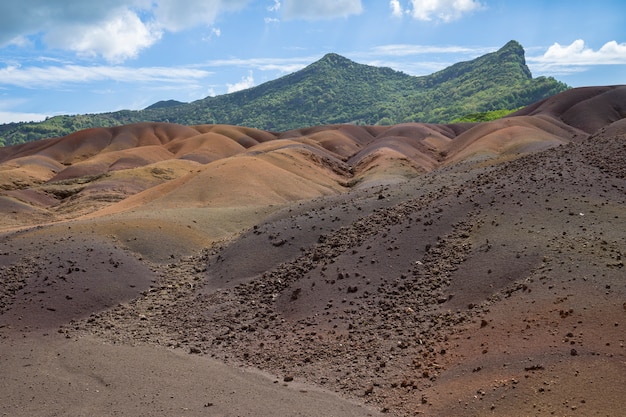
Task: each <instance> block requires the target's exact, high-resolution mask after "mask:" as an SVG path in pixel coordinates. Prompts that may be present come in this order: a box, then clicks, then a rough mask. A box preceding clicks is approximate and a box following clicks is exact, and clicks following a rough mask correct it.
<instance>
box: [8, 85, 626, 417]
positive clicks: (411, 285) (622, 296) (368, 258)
mask: <svg viewBox="0 0 626 417" xmlns="http://www.w3.org/2000/svg"><path fill="white" fill-rule="evenodd" d="M625 99H626V87H624V86H617V87H597V88H595V87H594V88H585V89H575V90H571V91H568V92H566V93H563V94H561V95H558V96H555V97H552V98H550V99H548V100H545V101H543V102H540V103H537V104H535V105H533V106H529V107H528V108H527V109H523V110H521V111H520V112H518V113H517V114H514V115H513V116H511V117H508V118H505V119H502V120H499V121H495V122H491V123H485V124H480V125H468V124H465V125H450V126H437V125H424V124H405V125H398V126H392V127H379V126H377V127H360V126H340V125H337V126H320V127H315V128H310V129H302V130H298V131H291V132H284V133H280V134H279V133H272V132H262V131H257V130H254V129H247V128H240V127H233V126H196V127H184V126H177V125H166V124H140V125H131V126H127V127H119V128H114V129H93V130H88V131H84V132H78V133H76V134H74V135H70V136H68V137H65V138H59V139H51V140H46V141H40V142H36V143H29V144H25V145H20V146H16V147H11V148H0V189H1V190H3V191H2V192H0V212H2V214H3V221H2V224H1V226H2V230H3V231H2V241H1V242H0V338H1V339H2V343H0V350H1V352H0V367H1V370H2V373H3V375H5V378H3V380H2V383H0V384H2V385H1V386H2V389H0V411H1V412H3V413H5V414H7V415H82V414H92V415H93V414H107V415H137V414H141V415H215V416H221V415H268V416H269V415H306V416H318V415H319V416H328V415H341V416H349V415H355V416H356V415H377V414H379V413H385V414H388V415H398V416H409V415H411V416H412V415H429V416H449V415H511V416H513V415H580V416H588V415H620V413H621V412H622V410H623V409H624V408H626V397H624V395H623V386H625V384H626V365H625V364H626V359H625V356H626V348H625V347H624V345H625V343H626V340H625V339H626V336H625V333H624V329H623V328H624V327H625V326H626V303H624V301H625V300H626V281H624V277H625V276H626V275H625V273H624V260H623V258H622V256H624V252H625V251H626V240H625V236H624V230H626V212H625V207H626V163H625V162H624V161H626V124H625V123H624V120H626V119H624V117H625V116H626V109H625V108H624V106H623V103H624V102H626V101H625Z"/></svg>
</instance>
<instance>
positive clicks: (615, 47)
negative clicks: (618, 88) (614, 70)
mask: <svg viewBox="0 0 626 417" xmlns="http://www.w3.org/2000/svg"><path fill="white" fill-rule="evenodd" d="M528 59H529V60H530V61H533V62H538V63H542V64H557V65H611V64H622V65H623V64H626V43H617V42H616V41H610V42H607V43H605V44H604V45H603V46H602V47H601V48H600V49H598V50H597V51H594V50H593V49H591V48H589V47H587V46H586V45H585V41H583V40H582V39H578V40H575V41H574V42H572V43H571V44H570V45H566V46H562V45H560V44H558V43H555V44H554V45H552V46H551V47H549V48H548V50H547V51H546V52H545V53H544V54H543V55H542V56H539V57H534V58H528Z"/></svg>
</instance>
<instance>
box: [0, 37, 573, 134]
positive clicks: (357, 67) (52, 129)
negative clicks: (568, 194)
mask: <svg viewBox="0 0 626 417" xmlns="http://www.w3.org/2000/svg"><path fill="white" fill-rule="evenodd" d="M567 88H568V87H567V86H566V85H565V84H563V83H560V82H558V81H556V80H554V79H553V78H546V77H538V78H532V76H531V73H530V71H529V69H528V67H527V66H526V62H525V55H524V49H523V48H522V46H521V45H520V44H519V43H517V42H515V41H511V42H509V43H507V44H506V45H505V46H504V47H502V48H501V49H500V50H498V51H497V52H493V53H490V54H487V55H484V56H482V57H479V58H476V59H474V60H472V61H467V62H461V63H457V64H455V65H452V66H451V67H449V68H446V69H444V70H442V71H439V72H436V73H434V74H432V75H428V76H422V77H414V76H410V75H407V74H404V73H401V72H398V71H394V70H392V69H389V68H378V67H373V66H368V65H363V64H358V63H356V62H353V61H351V60H349V59H347V58H344V57H342V56H340V55H337V54H327V55H325V56H324V57H323V58H322V59H320V60H319V61H317V62H314V63H312V64H311V65H309V66H307V67H306V68H304V69H302V70H300V71H297V72H295V73H292V74H289V75H286V76H284V77H281V78H279V79H276V80H273V81H269V82H266V83H264V84H261V85H259V86H257V87H253V88H250V89H247V90H243V91H238V92H235V93H232V94H226V95H221V96H216V97H207V98H205V99H202V100H198V101H195V102H192V103H188V104H181V103H178V102H175V101H162V102H159V103H155V104H154V105H152V106H150V107H148V108H146V109H144V110H139V111H129V110H124V111H119V112H114V113H103V114H93V115H79V116H57V117H52V118H50V119H48V120H46V121H45V122H41V123H18V124H8V125H2V126H0V143H2V144H5V145H10V144H17V143H23V142H25V141H32V140H36V139H41V138H48V137H56V136H63V135H66V134H69V133H72V132H74V131H78V130H81V129H86V128H89V127H111V126H117V125H123V124H130V123H139V122H147V121H151V122H170V123H178V124H184V125H198V124H208V123H212V124H230V125H237V126H247V127H253V128H257V129H263V130H273V131H285V130H290V129H297V128H303V127H308V126H317V125H326V124H335V123H352V124H361V125H375V124H381V125H391V124H397V123H406V122H429V123H446V122H450V121H452V120H454V119H458V118H460V117H462V116H465V115H467V114H472V113H479V112H487V111H492V110H502V109H518V108H520V107H522V106H526V105H528V104H531V103H533V102H536V101H538V100H541V99H543V98H546V97H549V96H551V95H554V94H556V93H559V92H561V91H564V90H566V89H567Z"/></svg>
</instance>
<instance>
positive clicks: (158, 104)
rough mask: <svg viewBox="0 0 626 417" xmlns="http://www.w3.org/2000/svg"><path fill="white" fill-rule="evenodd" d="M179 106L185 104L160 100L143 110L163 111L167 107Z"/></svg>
mask: <svg viewBox="0 0 626 417" xmlns="http://www.w3.org/2000/svg"><path fill="white" fill-rule="evenodd" d="M181 104H185V103H183V102H182V101H178V100H161V101H157V102H156V103H154V104H152V105H150V106H148V107H146V108H145V109H144V110H154V109H164V108H168V107H175V106H180V105H181Z"/></svg>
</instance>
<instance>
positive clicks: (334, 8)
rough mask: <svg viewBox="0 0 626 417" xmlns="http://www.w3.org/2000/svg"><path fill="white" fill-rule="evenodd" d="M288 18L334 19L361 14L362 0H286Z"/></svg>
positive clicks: (285, 6)
mask: <svg viewBox="0 0 626 417" xmlns="http://www.w3.org/2000/svg"><path fill="white" fill-rule="evenodd" d="M283 10H284V14H285V17H286V18H287V19H307V20H317V19H333V18H337V17H347V16H350V15H353V14H360V13H361V12H362V11H363V6H362V4H361V0H284V5H283Z"/></svg>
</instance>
